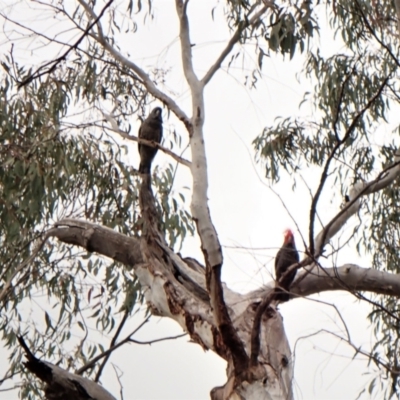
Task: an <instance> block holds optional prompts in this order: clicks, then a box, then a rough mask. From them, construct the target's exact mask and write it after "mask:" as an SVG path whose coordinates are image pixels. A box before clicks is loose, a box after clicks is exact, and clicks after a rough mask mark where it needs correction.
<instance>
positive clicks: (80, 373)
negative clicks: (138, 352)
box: [75, 316, 150, 378]
mask: <svg viewBox="0 0 400 400" xmlns="http://www.w3.org/2000/svg"><path fill="white" fill-rule="evenodd" d="M149 319H150V316H148V317H147V318H146V319H145V320H144V321H142V322H141V323H140V325H139V326H138V327H137V328H135V330H134V331H133V332H132V333H130V334H129V335H128V336H127V337H126V338H125V339H123V340H121V341H120V342H119V343H117V344H114V345H112V346H110V348H109V349H107V350H106V351H103V352H102V353H100V354H99V355H97V356H96V357H94V358H93V359H92V360H90V361H89V362H88V363H86V364H85V365H84V366H83V367H81V368H79V369H78V370H76V371H75V373H76V374H77V375H82V374H83V373H84V372H85V371H86V370H88V369H89V368H92V367H93V366H94V365H95V364H96V363H97V361H99V360H101V359H102V358H103V357H107V359H108V357H109V355H110V354H111V353H112V352H113V351H114V350H115V349H118V347H121V346H122V345H123V344H125V343H128V342H129V341H130V339H131V336H132V335H134V334H135V333H136V332H138V331H139V330H140V329H141V328H142V327H143V326H144V325H145V324H146V323H147V322H149ZM114 338H115V339H116V337H114ZM113 340H114V339H113ZM107 359H106V360H105V361H107ZM103 364H105V362H103ZM103 364H102V365H101V366H100V369H99V371H100V370H101V369H102V367H103ZM96 378H97V375H96Z"/></svg>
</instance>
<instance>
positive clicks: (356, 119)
mask: <svg viewBox="0 0 400 400" xmlns="http://www.w3.org/2000/svg"><path fill="white" fill-rule="evenodd" d="M389 78H390V75H389V76H387V77H386V78H385V79H384V80H383V81H382V83H381V85H380V87H379V89H378V90H377V92H376V93H375V94H374V95H373V96H372V97H371V98H370V99H369V100H368V102H367V103H366V104H365V105H364V107H362V108H361V110H359V111H358V112H357V113H356V115H355V116H354V118H353V120H352V122H351V124H350V126H349V127H348V128H347V130H346V132H345V134H344V136H343V138H342V139H341V140H340V141H338V142H337V143H336V145H335V146H334V148H333V149H332V151H331V153H330V155H329V157H328V158H327V160H326V163H325V166H324V170H323V172H322V175H321V179H320V182H319V185H318V188H317V191H316V192H315V195H314V198H313V201H312V203H311V208H310V225H309V241H310V256H311V257H314V256H316V254H319V252H315V248H316V246H315V243H314V220H315V213H316V210H317V204H318V200H319V197H320V195H321V193H322V189H323V187H324V185H325V182H326V179H327V177H328V171H329V167H330V163H331V161H332V160H333V159H334V157H335V153H336V151H337V150H338V149H339V148H340V147H341V146H342V145H343V144H344V143H345V142H346V140H347V139H348V138H349V136H350V135H351V133H352V132H353V131H354V129H355V128H356V126H357V124H358V122H359V120H360V119H361V117H362V116H363V115H364V113H365V112H366V111H367V110H368V109H369V108H370V107H371V106H372V104H373V103H374V102H375V100H376V99H377V98H378V97H379V96H380V95H381V93H382V91H383V89H384V88H385V86H386V84H387V82H388V81H389Z"/></svg>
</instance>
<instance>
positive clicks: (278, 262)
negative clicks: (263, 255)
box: [275, 229, 299, 302]
mask: <svg viewBox="0 0 400 400" xmlns="http://www.w3.org/2000/svg"><path fill="white" fill-rule="evenodd" d="M298 262H299V253H298V252H297V249H296V244H295V242H294V235H293V232H292V231H291V230H290V229H286V230H285V232H284V240H283V245H282V247H281V248H280V250H279V251H278V253H277V255H276V258H275V276H276V280H277V281H280V282H279V284H280V286H281V287H282V288H283V289H285V290H289V287H290V285H291V283H292V282H293V279H294V277H295V276H296V270H294V271H291V272H290V273H288V274H287V275H285V272H286V271H287V270H288V268H289V267H290V266H291V265H293V264H296V263H298ZM282 276H285V278H284V279H283V280H282V281H281V278H282ZM277 300H279V301H281V302H283V301H288V300H289V294H287V293H282V294H279V295H278V296H277Z"/></svg>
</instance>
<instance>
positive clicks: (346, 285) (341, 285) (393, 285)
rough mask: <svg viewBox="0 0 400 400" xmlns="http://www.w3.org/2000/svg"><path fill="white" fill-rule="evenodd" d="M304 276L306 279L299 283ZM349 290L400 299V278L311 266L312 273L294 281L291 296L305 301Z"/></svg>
mask: <svg viewBox="0 0 400 400" xmlns="http://www.w3.org/2000/svg"><path fill="white" fill-rule="evenodd" d="M304 275H307V276H306V277H305V278H304V279H302V278H303V276H304ZM349 289H350V290H354V291H364V292H373V293H377V294H384V295H388V296H395V297H400V275H399V274H391V273H388V272H384V271H377V270H376V269H372V268H362V267H360V266H358V265H355V264H345V265H343V266H341V267H334V268H321V267H317V266H314V267H313V269H312V271H303V272H302V273H301V274H300V275H299V276H298V277H297V278H296V280H295V281H294V282H293V283H292V286H291V287H290V293H291V294H293V295H294V296H295V297H296V296H301V297H304V296H310V295H312V294H316V293H321V292H326V291H330V290H349Z"/></svg>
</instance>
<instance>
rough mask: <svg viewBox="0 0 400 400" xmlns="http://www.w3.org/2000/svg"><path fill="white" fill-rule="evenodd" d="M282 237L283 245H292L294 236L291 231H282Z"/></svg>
mask: <svg viewBox="0 0 400 400" xmlns="http://www.w3.org/2000/svg"><path fill="white" fill-rule="evenodd" d="M283 237H284V242H285V243H294V235H293V232H292V230H291V229H285V230H284V231H283Z"/></svg>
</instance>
